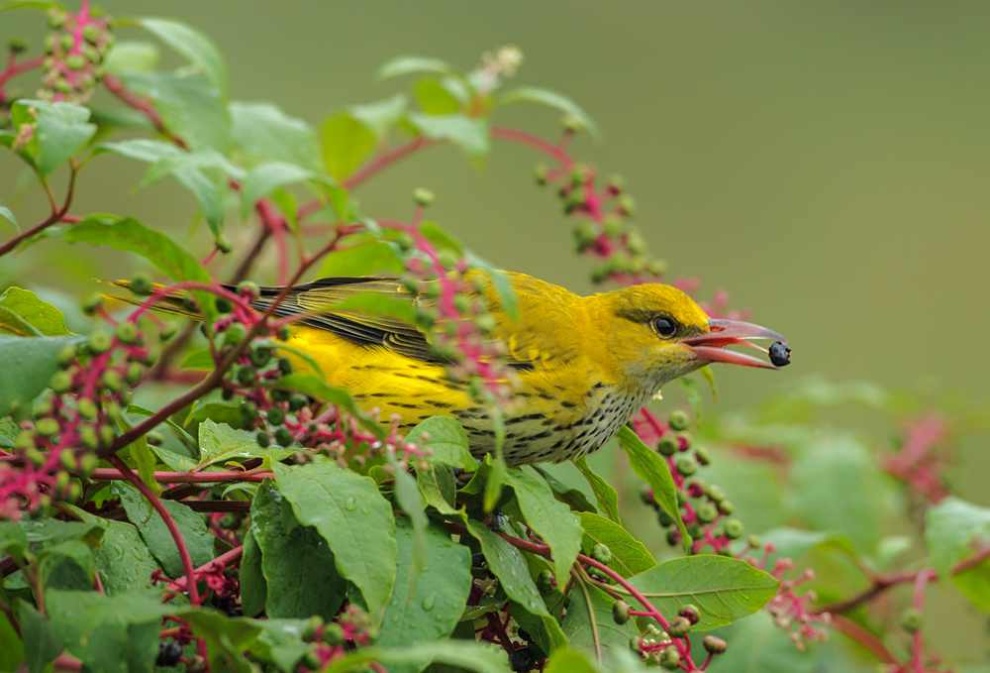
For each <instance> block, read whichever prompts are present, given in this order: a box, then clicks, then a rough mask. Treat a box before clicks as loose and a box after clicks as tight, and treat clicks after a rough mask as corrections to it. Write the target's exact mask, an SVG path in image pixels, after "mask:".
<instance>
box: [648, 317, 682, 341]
mask: <svg viewBox="0 0 990 673" xmlns="http://www.w3.org/2000/svg"><path fill="white" fill-rule="evenodd" d="M653 329H655V330H656V331H657V334H659V335H660V336H661V337H662V338H664V339H669V338H670V337H672V336H674V335H675V334H677V322H676V321H675V320H674V319H673V318H669V317H667V316H665V315H662V316H660V317H658V318H654V319H653Z"/></svg>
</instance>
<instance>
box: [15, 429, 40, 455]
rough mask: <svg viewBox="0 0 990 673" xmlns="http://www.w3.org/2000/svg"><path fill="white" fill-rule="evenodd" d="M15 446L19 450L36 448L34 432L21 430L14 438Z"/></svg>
mask: <svg viewBox="0 0 990 673" xmlns="http://www.w3.org/2000/svg"><path fill="white" fill-rule="evenodd" d="M14 448H15V449H17V450H18V451H30V450H32V449H34V448H35V444H34V433H33V432H31V431H30V430H21V431H20V432H19V433H17V437H16V438H15V439H14Z"/></svg>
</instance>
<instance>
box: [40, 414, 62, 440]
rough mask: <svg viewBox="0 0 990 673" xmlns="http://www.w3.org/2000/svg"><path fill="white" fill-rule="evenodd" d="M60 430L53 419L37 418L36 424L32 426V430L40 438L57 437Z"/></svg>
mask: <svg viewBox="0 0 990 673" xmlns="http://www.w3.org/2000/svg"><path fill="white" fill-rule="evenodd" d="M60 429H61V427H60V426H59V423H58V421H56V420H55V419H54V418H39V419H38V422H37V423H35V424H34V430H35V432H37V433H38V434H39V435H41V436H42V437H51V436H53V435H57V434H58V431H59V430H60Z"/></svg>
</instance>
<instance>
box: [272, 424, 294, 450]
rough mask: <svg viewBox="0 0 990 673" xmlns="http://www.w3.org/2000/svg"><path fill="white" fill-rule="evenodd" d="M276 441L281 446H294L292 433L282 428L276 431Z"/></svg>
mask: <svg viewBox="0 0 990 673" xmlns="http://www.w3.org/2000/svg"><path fill="white" fill-rule="evenodd" d="M275 441H276V442H278V445H279V446H289V445H291V444H292V441H293V440H292V433H291V432H289V431H288V429H286V428H284V427H282V428H279V429H278V430H276V431H275Z"/></svg>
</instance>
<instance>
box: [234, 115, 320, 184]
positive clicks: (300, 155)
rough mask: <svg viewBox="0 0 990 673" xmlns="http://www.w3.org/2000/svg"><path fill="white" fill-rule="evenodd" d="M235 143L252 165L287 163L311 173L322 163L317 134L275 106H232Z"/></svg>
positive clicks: (299, 120) (304, 123)
mask: <svg viewBox="0 0 990 673" xmlns="http://www.w3.org/2000/svg"><path fill="white" fill-rule="evenodd" d="M230 116H231V118H232V120H233V130H232V134H233V138H234V144H235V145H236V146H237V147H238V148H239V149H240V151H241V152H243V153H244V154H245V155H246V157H247V158H248V159H249V160H250V161H251V162H264V161H272V162H284V163H289V164H294V165H296V166H299V167H301V168H306V169H309V170H311V171H319V170H320V168H321V166H322V163H321V161H320V155H319V152H318V151H317V148H318V147H319V142H318V140H317V137H316V131H314V130H313V129H312V127H310V125H309V124H307V123H306V122H304V121H302V120H301V119H297V118H295V117H290V116H289V115H287V114H285V113H284V112H282V110H281V109H279V108H278V107H276V106H274V105H272V104H271V103H240V102H238V103H231V104H230Z"/></svg>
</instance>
